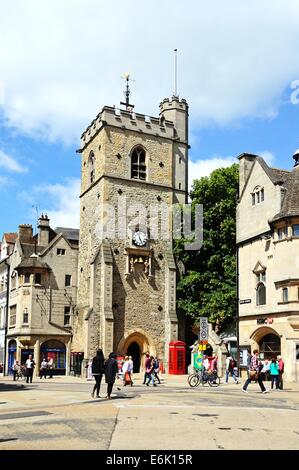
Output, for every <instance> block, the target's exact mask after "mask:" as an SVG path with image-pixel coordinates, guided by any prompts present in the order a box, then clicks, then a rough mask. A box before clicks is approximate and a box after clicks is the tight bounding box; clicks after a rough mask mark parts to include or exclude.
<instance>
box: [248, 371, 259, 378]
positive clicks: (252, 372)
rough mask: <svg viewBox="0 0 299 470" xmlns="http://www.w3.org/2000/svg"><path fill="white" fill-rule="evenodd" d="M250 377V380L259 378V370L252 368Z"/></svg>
mask: <svg viewBox="0 0 299 470" xmlns="http://www.w3.org/2000/svg"><path fill="white" fill-rule="evenodd" d="M249 378H250V380H257V371H256V370H250V371H249Z"/></svg>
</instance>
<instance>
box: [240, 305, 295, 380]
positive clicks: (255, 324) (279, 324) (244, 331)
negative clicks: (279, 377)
mask: <svg viewBox="0 0 299 470" xmlns="http://www.w3.org/2000/svg"><path fill="white" fill-rule="evenodd" d="M239 328H240V330H239V336H240V339H239V341H240V342H239V344H240V346H239V354H240V366H241V368H243V372H244V376H245V372H246V369H247V367H248V363H249V361H250V355H251V354H252V352H253V350H254V349H258V351H259V358H260V360H261V361H262V362H263V361H264V360H266V359H267V360H272V358H274V357H276V358H277V356H282V358H283V361H284V364H285V372H284V380H285V381H290V382H298V381H299V318H298V316H297V317H295V316H292V315H283V314H272V315H267V316H266V315H265V316H257V317H255V318H250V319H248V317H247V318H245V317H244V318H240V322H239ZM242 375H243V374H242Z"/></svg>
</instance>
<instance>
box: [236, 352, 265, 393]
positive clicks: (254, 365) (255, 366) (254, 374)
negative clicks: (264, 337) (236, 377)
mask: <svg viewBox="0 0 299 470" xmlns="http://www.w3.org/2000/svg"><path fill="white" fill-rule="evenodd" d="M258 354H259V352H258V350H257V349H255V350H254V351H253V355H252V357H251V360H250V366H249V371H248V379H247V380H246V382H245V384H244V385H243V388H242V391H243V392H244V393H248V391H247V387H248V385H249V384H250V383H251V380H254V381H256V380H257V382H258V384H259V386H260V388H261V391H262V393H268V392H269V391H268V390H266V389H265V386H264V384H263V381H262V377H261V374H260V372H259V361H258Z"/></svg>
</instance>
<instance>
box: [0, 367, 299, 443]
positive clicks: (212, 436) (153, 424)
mask: <svg viewBox="0 0 299 470" xmlns="http://www.w3.org/2000/svg"><path fill="white" fill-rule="evenodd" d="M134 380H135V382H134V386H133V387H120V390H117V385H118V384H116V385H115V387H114V393H113V394H112V400H107V399H106V398H105V396H106V384H104V383H103V384H102V387H101V393H100V395H101V397H102V398H100V399H92V398H91V395H90V394H91V389H92V385H93V383H94V382H88V381H87V380H86V379H81V378H77V377H54V378H53V379H52V380H50V379H47V380H44V379H42V380H40V379H39V378H34V382H33V383H32V384H26V383H24V382H13V381H12V379H11V378H3V377H2V378H0V449H1V450H3V449H7V450H8V449H9V450H12V449H26V450H27V449H34V450H42V449H48V450H54V449H63V450H66V449H101V450H133V449H135V450H141V449H144V450H147V449H153V450H155V449H160V450H162V449H163V450H167V449H180V450H183V449H184V450H188V449H190V450H192V449H210V450H211V449H215V450H216V449H219V450H221V449H252V448H255V449H265V450H267V449H275V450H278V449H296V450H298V449H299V384H294V383H292V384H291V383H290V384H285V389H284V390H283V391H273V392H270V393H268V394H262V393H260V390H259V387H258V384H254V383H252V384H250V385H249V387H248V391H249V393H248V394H245V393H242V384H238V385H237V384H234V383H229V384H228V385H226V384H221V385H220V386H219V387H216V388H211V387H209V386H208V385H207V386H204V387H203V386H199V387H197V388H195V389H191V388H190V387H189V386H188V384H187V376H171V375H163V376H162V383H161V385H158V386H157V387H146V386H144V385H142V376H141V374H140V375H135V377H134ZM266 386H267V387H269V382H266Z"/></svg>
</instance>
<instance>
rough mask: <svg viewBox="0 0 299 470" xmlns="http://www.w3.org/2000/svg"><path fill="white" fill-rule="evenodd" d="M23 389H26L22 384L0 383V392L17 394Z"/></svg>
mask: <svg viewBox="0 0 299 470" xmlns="http://www.w3.org/2000/svg"><path fill="white" fill-rule="evenodd" d="M24 389H27V387H25V385H24V384H14V383H12V384H8V383H4V384H3V383H0V392H17V391H18V390H24ZM27 390H28V389H27Z"/></svg>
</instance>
